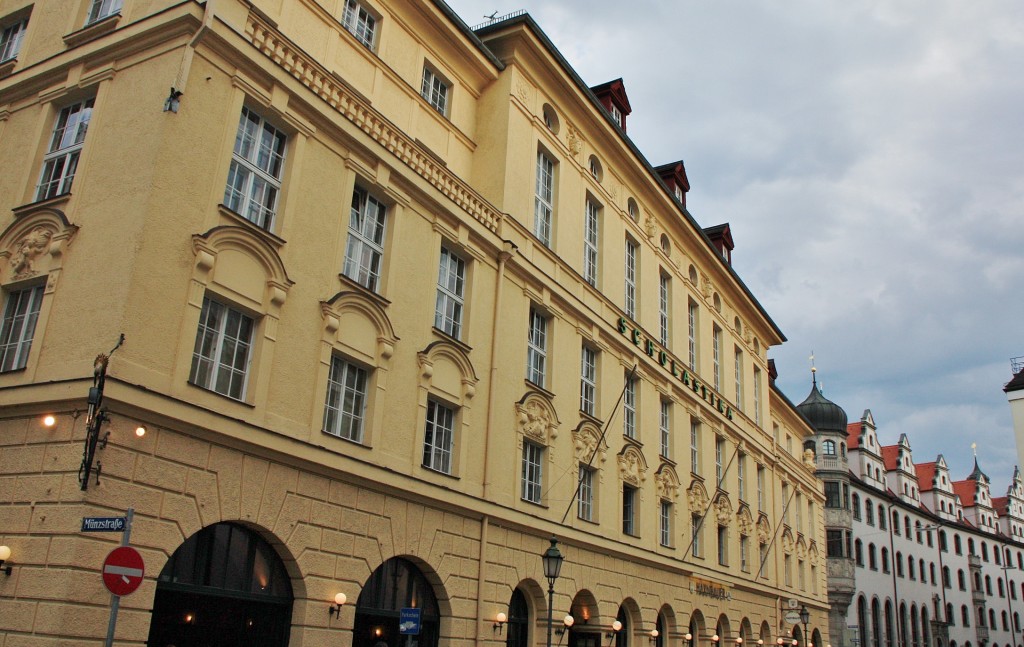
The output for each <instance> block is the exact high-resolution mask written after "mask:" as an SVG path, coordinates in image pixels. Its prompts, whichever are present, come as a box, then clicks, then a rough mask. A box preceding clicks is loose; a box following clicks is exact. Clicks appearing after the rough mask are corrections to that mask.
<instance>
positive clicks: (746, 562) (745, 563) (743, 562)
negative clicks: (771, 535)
mask: <svg viewBox="0 0 1024 647" xmlns="http://www.w3.org/2000/svg"><path fill="white" fill-rule="evenodd" d="M749 553H750V537H747V536H746V535H740V570H741V571H743V572H744V573H749V572H750V557H749Z"/></svg>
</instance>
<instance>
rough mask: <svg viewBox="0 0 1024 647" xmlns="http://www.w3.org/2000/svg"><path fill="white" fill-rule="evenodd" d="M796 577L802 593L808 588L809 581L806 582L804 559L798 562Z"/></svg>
mask: <svg viewBox="0 0 1024 647" xmlns="http://www.w3.org/2000/svg"><path fill="white" fill-rule="evenodd" d="M796 576H797V583H798V584H797V585H798V586H799V587H800V590H801V591H802V590H804V589H806V588H807V581H806V579H805V577H804V560H802V559H798V560H796Z"/></svg>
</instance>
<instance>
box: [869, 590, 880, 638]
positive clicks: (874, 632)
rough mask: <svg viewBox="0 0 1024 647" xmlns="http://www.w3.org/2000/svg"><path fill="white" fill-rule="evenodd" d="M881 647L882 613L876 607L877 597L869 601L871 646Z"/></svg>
mask: <svg viewBox="0 0 1024 647" xmlns="http://www.w3.org/2000/svg"><path fill="white" fill-rule="evenodd" d="M870 647H882V614H881V612H880V611H879V608H878V599H877V598H876V599H874V600H872V601H871V646H870Z"/></svg>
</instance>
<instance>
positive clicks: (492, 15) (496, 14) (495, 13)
mask: <svg viewBox="0 0 1024 647" xmlns="http://www.w3.org/2000/svg"><path fill="white" fill-rule="evenodd" d="M497 17H498V12H497V11H495V12H494V13H492V14H491V15H489V16H488V15H487V14H484V18H486V19H488V20H494V19H495V18H497Z"/></svg>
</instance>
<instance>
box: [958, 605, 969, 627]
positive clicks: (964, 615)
mask: <svg viewBox="0 0 1024 647" xmlns="http://www.w3.org/2000/svg"><path fill="white" fill-rule="evenodd" d="M960 622H961V623H962V624H963V626H965V627H970V626H971V614H970V612H968V611H967V605H966V604H962V605H960Z"/></svg>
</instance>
